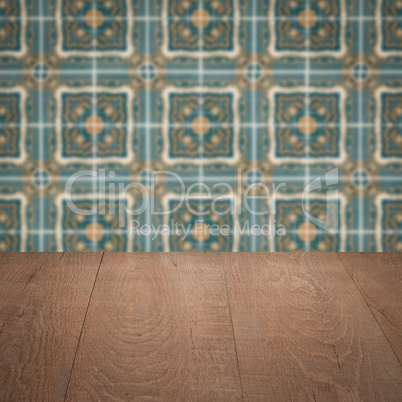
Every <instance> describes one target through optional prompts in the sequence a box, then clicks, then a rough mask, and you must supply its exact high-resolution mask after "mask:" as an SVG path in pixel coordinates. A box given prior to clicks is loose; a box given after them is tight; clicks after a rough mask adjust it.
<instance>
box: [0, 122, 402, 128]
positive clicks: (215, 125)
mask: <svg viewBox="0 0 402 402" xmlns="http://www.w3.org/2000/svg"><path fill="white" fill-rule="evenodd" d="M91 126H92V127H95V128H96V127H104V128H130V127H131V128H159V129H162V128H166V127H169V128H176V129H178V128H192V127H193V125H192V124H191V123H170V124H169V123H149V124H146V123H135V122H134V123H132V124H127V123H102V124H96V123H94V124H93V125H91ZM1 127H6V128H11V127H27V128H38V127H39V128H40V127H46V128H56V127H62V128H85V127H87V126H86V124H85V123H73V124H70V123H68V124H63V123H61V124H56V123H9V124H5V123H0V128H1ZM209 127H211V128H228V127H241V128H254V127H256V128H273V127H277V128H297V127H299V124H298V123H269V124H268V123H257V122H255V123H254V122H249V123H247V122H246V123H210V124H209ZM316 127H317V128H360V127H363V128H396V127H398V128H402V123H395V124H384V123H362V124H360V123H317V124H316Z"/></svg>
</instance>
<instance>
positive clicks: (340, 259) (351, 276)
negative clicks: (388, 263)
mask: <svg viewBox="0 0 402 402" xmlns="http://www.w3.org/2000/svg"><path fill="white" fill-rule="evenodd" d="M358 254H359V256H360V257H362V255H363V254H362V252H360V253H358ZM336 256H337V257H338V259H339V261H340V262H341V264H342V265H343V267H344V268H345V270H346V272H347V273H348V275H349V276H350V278H351V279H352V281H353V283H354V285H355V286H356V288H357V290H358V292H359V293H360V296H361V297H362V298H363V300H364V303H365V304H366V306H367V308H368V309H369V310H370V313H371V315H372V316H373V318H374V320H375V322H376V323H377V325H378V326H379V328H380V330H381V332H382V334H383V335H384V337H385V339H386V341H387V342H388V345H389V346H390V348H391V350H392V352H393V353H394V355H395V357H396V359H397V360H398V363H399V365H400V366H401V367H402V362H401V361H400V360H399V357H398V355H397V354H396V352H395V350H394V348H393V347H392V345H391V342H390V341H389V339H388V337H387V335H386V334H385V332H384V330H383V329H382V326H381V325H380V323H379V322H378V320H377V317H376V316H375V314H374V313H373V310H372V309H371V307H370V305H369V304H368V303H367V300H366V298H365V296H364V294H363V292H362V291H361V290H360V288H359V286H358V285H357V283H356V281H355V279H354V278H353V275H352V274H351V273H350V272H349V270H348V268H347V266H346V265H345V263H344V262H343V260H342V258H341V257H339V252H337V253H336Z"/></svg>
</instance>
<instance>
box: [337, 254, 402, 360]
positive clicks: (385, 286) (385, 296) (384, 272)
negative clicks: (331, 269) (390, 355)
mask: <svg viewBox="0 0 402 402" xmlns="http://www.w3.org/2000/svg"><path fill="white" fill-rule="evenodd" d="M338 256H339V258H340V259H341V260H342V262H343V264H344V265H345V267H346V269H347V270H348V272H349V274H350V275H351V276H352V278H353V280H354V282H355V284H356V285H357V287H358V288H359V290H360V292H361V293H362V294H363V297H364V299H365V300H366V303H367V304H368V306H369V307H370V309H371V311H372V312H373V314H374V316H375V318H376V319H377V321H378V323H379V324H380V326H381V328H382V330H383V331H384V333H385V336H386V337H387V339H388V341H389V342H390V344H391V346H392V348H393V350H394V352H395V354H396V355H397V356H398V359H399V362H402V253H339V254H338Z"/></svg>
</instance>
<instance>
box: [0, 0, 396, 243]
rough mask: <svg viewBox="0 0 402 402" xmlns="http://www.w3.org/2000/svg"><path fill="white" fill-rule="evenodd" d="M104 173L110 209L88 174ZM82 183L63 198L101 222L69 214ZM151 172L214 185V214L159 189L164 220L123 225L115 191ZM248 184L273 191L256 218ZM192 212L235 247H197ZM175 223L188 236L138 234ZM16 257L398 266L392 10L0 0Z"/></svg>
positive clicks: (383, 2) (272, 1)
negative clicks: (369, 258) (337, 256)
mask: <svg viewBox="0 0 402 402" xmlns="http://www.w3.org/2000/svg"><path fill="white" fill-rule="evenodd" d="M103 169H104V172H105V176H106V180H105V186H106V189H107V190H108V192H107V196H106V200H105V204H103V202H102V197H99V192H100V191H99V188H101V189H102V187H103V182H102V180H101V181H99V180H98V179H99V177H97V176H91V174H90V173H89V171H94V172H97V173H96V174H97V175H98V176H99V175H102V174H103ZM335 169H338V171H337V172H338V176H337V177H338V183H336V181H334V179H333V178H334V177H335V176H334V174H335V172H336V171H335ZM82 171H86V172H87V173H85V175H84V176H82V177H80V178H79V179H77V180H76V181H75V182H74V185H73V186H72V190H71V192H72V198H73V201H74V203H75V205H76V206H77V207H79V208H81V209H83V210H88V209H91V208H92V207H93V208H97V213H96V214H95V215H82V214H77V213H74V212H73V211H71V209H70V208H69V207H68V205H67V200H66V192H65V186H66V183H67V182H68V180H69V178H71V176H72V175H74V174H76V173H78V172H82ZM151 171H157V172H161V171H169V172H172V173H174V174H175V175H178V176H180V177H181V178H182V180H183V183H184V186H185V188H188V187H189V186H191V185H192V184H193V183H195V182H197V181H201V182H203V183H205V184H206V185H208V186H210V187H211V189H212V190H213V194H214V195H215V196H219V197H220V199H219V200H218V201H216V203H215V207H216V208H215V212H214V213H213V212H211V210H210V209H211V204H212V201H211V200H208V199H202V198H201V195H200V193H201V189H200V188H193V189H192V191H191V196H190V197H189V202H188V205H186V204H184V205H181V206H180V205H179V200H180V191H181V187H180V185H179V183H178V181H177V177H176V176H173V175H172V174H170V175H169V176H168V175H166V174H165V175H164V176H163V177H162V176H158V178H157V180H156V185H155V186H154V188H155V191H154V193H153V200H154V209H155V211H156V212H162V211H167V210H168V209H170V210H172V212H170V213H168V214H165V215H161V214H157V213H154V212H153V211H152V210H151V209H150V208H147V209H146V210H145V211H144V212H143V213H141V214H140V215H139V216H135V217H130V216H127V215H125V216H123V218H124V219H125V222H124V223H125V224H124V225H122V224H121V222H119V214H118V213H113V211H110V207H111V203H112V202H111V201H110V200H109V197H108V194H109V190H110V189H115V193H117V192H118V191H120V190H121V189H120V190H119V184H123V186H124V185H127V184H129V183H137V184H138V183H141V184H143V185H144V188H145V189H149V188H151V187H152V186H151V182H150V176H149V172H151ZM328 172H332V173H330V174H329V175H327V176H324V175H325V173H328ZM317 177H319V178H321V181H320V183H319V184H321V187H320V188H317V189H315V190H314V191H312V192H311V193H310V196H309V197H308V199H307V201H306V204H305V205H304V204H303V203H302V195H303V191H305V189H306V185H307V184H308V183H310V182H312V181H314V179H316V178H317ZM331 178H332V179H331ZM326 179H327V181H326ZM317 180H318V179H317ZM317 180H316V181H314V183H316V184H317ZM219 182H224V183H226V184H228V185H230V186H231V188H232V189H233V193H231V192H230V190H229V186H226V187H225V186H222V185H221V186H217V187H216V188H215V189H213V188H212V187H213V185H214V184H216V183H219ZM257 182H258V183H263V184H264V185H266V186H267V188H268V189H270V191H271V195H272V192H273V185H276V186H279V185H280V184H282V186H280V187H279V189H278V190H277V197H276V198H275V199H274V198H273V197H271V199H270V200H267V199H264V198H260V199H256V198H255V199H253V200H252V202H251V204H252V205H253V207H254V211H256V210H258V211H259V212H260V214H255V213H251V212H250V211H248V210H247V207H246V205H245V204H244V202H242V199H243V196H244V194H245V192H246V191H247V188H248V186H249V185H250V184H252V183H257ZM110 184H112V185H114V187H111V186H110ZM326 185H327V186H326ZM141 190H143V188H139V185H137V188H134V189H132V190H130V191H129V192H128V196H127V197H126V199H125V201H124V202H126V203H127V205H129V206H131V207H132V209H134V208H138V207H140V206H141V204H142V202H143V201H144V197H143V194H142V193H141ZM258 190H259V191H257V190H255V191H256V192H258V193H259V194H260V195H262V194H264V193H263V192H262V191H263V188H262V187H258ZM336 191H337V193H336ZM197 194H198V195H197ZM232 203H234V205H235V208H234V210H233V211H232V212H231V213H224V212H225V211H226V210H227V209H228V207H229V206H231V205H232ZM114 204H115V207H116V209H117V210H118V209H119V206H121V205H120V204H121V201H118V202H116V203H114ZM303 206H305V211H303ZM103 207H105V208H103ZM175 207H178V208H175ZM196 211H198V212H201V213H205V214H204V215H202V218H201V220H203V222H204V223H202V224H201V225H204V226H208V225H213V224H219V225H225V224H227V225H228V227H229V232H230V234H229V235H219V236H216V235H211V234H210V233H204V232H202V233H197V232H196V231H195V230H193V229H194V227H195V226H196V225H199V223H196V221H198V220H200V217H199V216H197V214H196ZM221 212H222V213H221ZM265 212H266V213H265ZM306 212H307V213H306ZM309 217H310V218H311V217H313V218H315V219H318V220H319V221H317V220H315V221H314V219H310V218H309ZM130 219H131V220H137V221H138V222H137V223H135V225H137V224H138V227H141V228H143V233H137V232H135V231H134V232H132V231H131V232H130V226H132V225H133V223H128V222H127V221H128V220H130ZM170 222H176V223H180V224H183V225H188V226H189V227H190V228H192V229H191V231H190V232H189V234H188V236H187V237H186V238H183V236H181V235H178V234H171V235H170V236H168V235H164V234H163V233H158V234H157V235H154V234H151V235H147V234H146V233H147V229H146V228H147V226H146V225H151V224H153V225H154V227H158V225H160V224H170ZM320 222H325V223H323V224H320ZM247 223H249V224H250V226H249V227H248V230H247V229H246V230H245V231H244V232H243V233H238V232H236V230H234V227H235V225H236V224H238V225H239V226H240V227H241V228H244V225H245V224H247ZM263 224H266V225H268V224H270V229H271V233H268V234H266V233H265V234H259V233H258V232H257V233H256V232H255V231H253V230H252V225H263ZM275 225H283V226H284V228H285V232H286V233H278V231H277V228H276V226H275ZM149 227H151V226H149ZM329 227H331V228H332V230H331V229H328V228H329ZM14 250H26V251H56V250H63V251H85V250H88V251H90V250H108V251H162V250H164V251H169V250H172V251H191V250H204V251H297V250H311V251H313V250H314V251H315V250H319V251H337V250H341V251H359V250H360V251H361V250H364V251H375V250H377V251H381V250H382V251H402V1H401V0H255V1H254V0H244V1H241V0H149V1H147V0H93V1H92V0H0V251H14Z"/></svg>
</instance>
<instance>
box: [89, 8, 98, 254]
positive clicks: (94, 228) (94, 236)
mask: <svg viewBox="0 0 402 402" xmlns="http://www.w3.org/2000/svg"><path fill="white" fill-rule="evenodd" d="M96 1H97V0H92V9H93V10H94V11H95V10H96ZM92 24H93V27H92V50H93V51H95V52H96V51H97V26H96V24H97V20H96V14H95V12H94V13H93V17H92ZM96 91H97V60H96V57H93V58H92V122H91V123H92V130H94V133H93V134H92V169H93V170H96V168H97V148H98V143H97V135H96V134H95V132H96V129H97V125H96V116H97V92H96ZM96 186H97V179H96V177H95V176H94V177H93V178H92V191H93V193H96ZM92 208H94V209H95V208H96V201H93V205H92ZM97 223H98V217H97V214H94V215H92V251H94V252H95V251H96V250H97V247H98V241H97V226H98V225H97Z"/></svg>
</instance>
